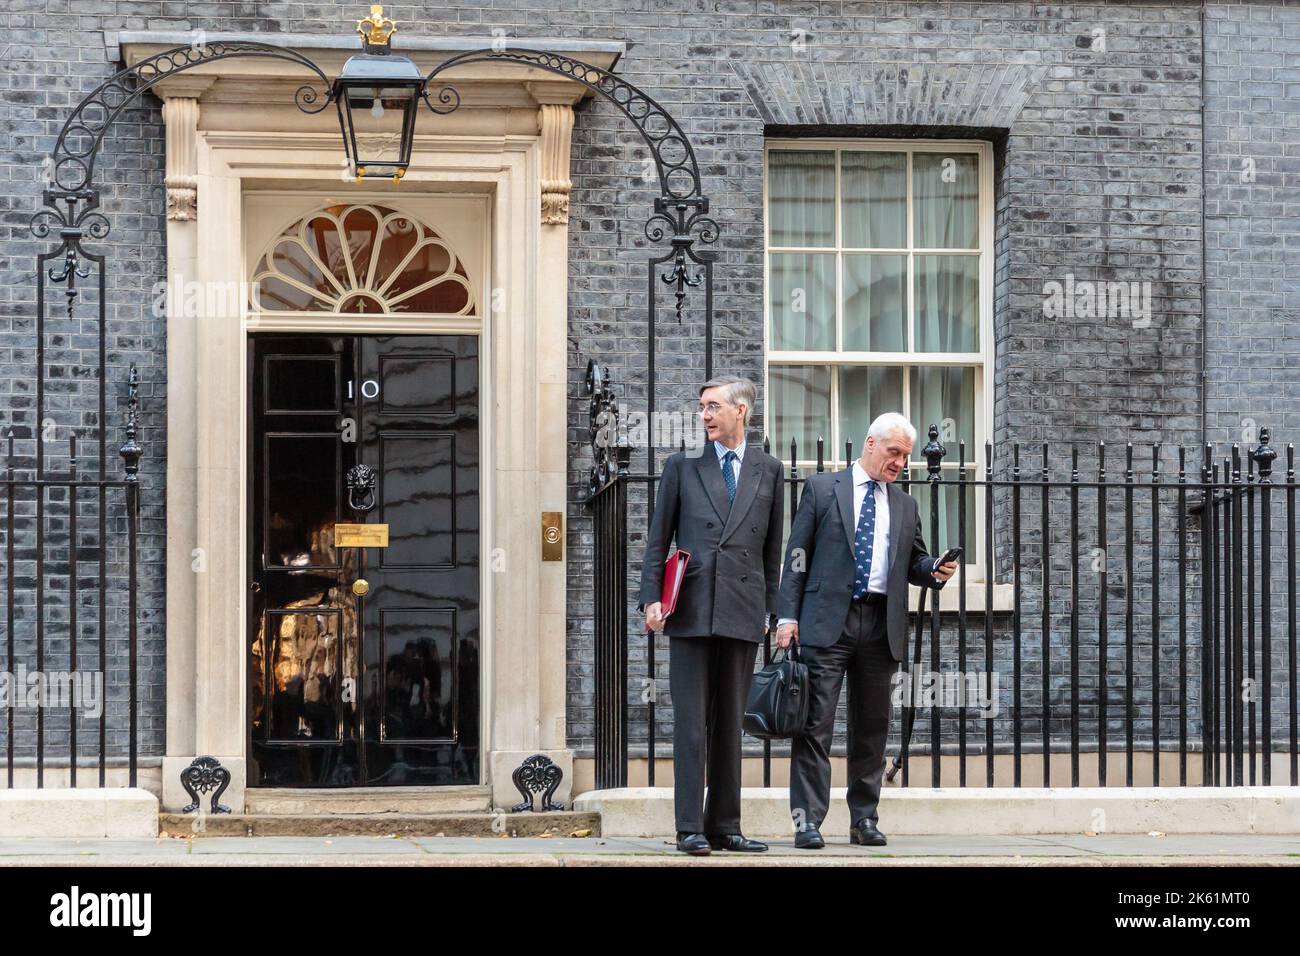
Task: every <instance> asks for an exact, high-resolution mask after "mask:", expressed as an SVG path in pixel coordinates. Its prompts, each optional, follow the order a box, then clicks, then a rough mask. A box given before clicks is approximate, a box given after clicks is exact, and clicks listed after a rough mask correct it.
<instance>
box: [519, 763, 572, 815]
mask: <svg viewBox="0 0 1300 956" xmlns="http://www.w3.org/2000/svg"><path fill="white" fill-rule="evenodd" d="M510 779H511V780H513V781H514V783H515V789H516V790H518V791H519V795H520V796H521V797H523V798H524V802H523V803H516V804H515V805H514V806H513V807H511V808H510V812H511V813H524V812H525V811H534V812H535V811H536V810H537V797H536V794H539V793H541V794H542V810H543V811H546V810H563V809H564V805H563V804H559V803H552V802H551V797H553V796H555V791H556V790H558V789H559V788H560V781H561V780H563V779H564V771H563V770H561V769H560V768H559V767H557V766H556V765H555V762H554V761H553V760H551V758H550V757H548V756H546V755H545V754H533V755H532V756H531V757H529V758H528V759H527V760H525V761H524V762H523V763H521V764H520V765H519V766H518V767H516V768H515V772H514V773H513V774H511V775H510ZM543 791H545V792H543Z"/></svg>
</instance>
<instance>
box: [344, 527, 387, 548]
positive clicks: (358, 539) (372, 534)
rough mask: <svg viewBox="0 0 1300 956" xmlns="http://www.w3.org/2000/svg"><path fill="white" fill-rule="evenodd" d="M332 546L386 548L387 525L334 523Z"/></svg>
mask: <svg viewBox="0 0 1300 956" xmlns="http://www.w3.org/2000/svg"><path fill="white" fill-rule="evenodd" d="M334 547H336V548H386V547H388V525H386V524H341V523H340V524H336V525H334Z"/></svg>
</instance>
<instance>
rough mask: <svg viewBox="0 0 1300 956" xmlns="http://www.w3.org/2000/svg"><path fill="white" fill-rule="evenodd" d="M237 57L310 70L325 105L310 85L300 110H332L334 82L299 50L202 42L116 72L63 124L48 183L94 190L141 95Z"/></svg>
mask: <svg viewBox="0 0 1300 956" xmlns="http://www.w3.org/2000/svg"><path fill="white" fill-rule="evenodd" d="M233 56H269V57H272V58H274V59H278V60H288V61H290V62H292V63H296V64H298V65H299V66H301V67H303V68H304V69H307V70H310V71H311V72H312V73H315V74H316V76H318V77H319V78H320V81H321V83H322V84H323V87H324V97H323V102H321V103H320V105H319V106H317V105H316V101H317V100H320V99H322V96H321V94H320V93H317V92H316V90H315V88H313V87H312V86H311V85H310V84H307V85H304V86H302V87H299V89H298V91H297V93H296V94H295V95H294V99H295V101H296V102H297V103H298V108H299V109H302V110H303V111H304V112H307V113H319V112H320V111H321V110H323V109H324V108H325V107H326V106H328V105H329V102H330V81H329V78H328V77H327V76H326V75H325V73H324V71H322V70H321V68H320V67H319V66H317V65H316V64H315V63H313V62H312V61H311V60H309V59H307V57H305V56H303V55H302V54H301V53H298V52H295V51H294V50H290V49H286V48H285V47H278V46H272V45H271V44H269V43H258V42H256V41H253V40H229V41H227V40H213V41H211V42H205V41H198V42H195V43H193V44H191V45H190V46H179V47H173V48H172V49H170V50H163V51H162V52H161V53H155V54H154V55H153V56H150V57H146V58H145V59H143V60H141V61H140V62H139V63H137V64H135V65H134V66H131V67H128V68H127V69H125V70H122V71H120V72H118V73H115V74H114V75H113V76H111V77H109V78H108V79H107V80H105V81H104V82H103V83H101V84H99V86H97V87H96V88H95V89H94V90H92V91H91V92H90V93H89V94H87V96H86V98H85V99H83V100H82V101H81V102H80V103H78V104H77V106H76V108H75V109H74V110H73V111H72V115H71V116H69V117H68V121H67V122H66V123H64V124H63V129H62V130H61V131H60V132H59V138H58V140H57V141H56V143H55V146H54V152H53V153H52V154H51V157H50V163H51V168H50V169H49V179H50V182H51V184H52V185H53V187H54V188H55V189H57V190H61V191H63V192H71V191H74V190H78V189H84V188H86V187H87V186H89V185H90V183H91V182H92V180H93V178H94V172H95V157H96V156H97V155H98V153H99V147H100V145H101V144H102V143H103V140H104V136H105V135H106V134H107V132H108V128H109V127H110V126H112V125H113V121H114V120H116V119H117V117H118V116H120V115H121V113H122V111H123V110H125V109H126V108H127V107H129V106H130V105H131V102H132V101H133V100H135V99H136V98H137V97H138V96H139V95H140V94H141V93H144V92H145V91H146V90H149V89H152V88H153V87H154V86H156V85H157V84H158V83H160V82H161V81H162V80H164V79H166V78H167V77H169V76H171V75H173V74H175V73H179V72H180V71H182V70H188V69H191V68H193V67H196V66H200V65H202V64H204V63H211V62H213V61H215V60H221V59H225V58H227V57H233Z"/></svg>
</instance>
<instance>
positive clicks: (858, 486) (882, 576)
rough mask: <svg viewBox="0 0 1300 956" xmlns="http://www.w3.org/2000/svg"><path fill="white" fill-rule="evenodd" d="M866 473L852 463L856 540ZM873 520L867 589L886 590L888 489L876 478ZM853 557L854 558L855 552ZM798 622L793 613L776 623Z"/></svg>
mask: <svg viewBox="0 0 1300 956" xmlns="http://www.w3.org/2000/svg"><path fill="white" fill-rule="evenodd" d="M869 480H871V476H870V475H868V474H867V471H866V469H865V468H863V467H862V463H861V462H860V461H855V462H854V463H853V527H852V528H850V529H849V533H850V534H851V535H852V536H853V539H854V541H855V542H856V541H857V536H858V521H859V520H860V519H861V518H862V503H863V502H864V501H866V500H867V482H868V481H869ZM875 499H876V520H875V525H874V526H873V528H872V537H871V541H872V543H871V573H870V574H869V575H868V576H867V590H868V591H875V592H876V593H878V594H885V593H887V590H888V589H887V582H888V580H889V490H888V489H887V488H886V487H885V483H884V482H883V481H877V482H876V492H875ZM853 557H854V559H856V558H857V555H856V554H855V555H854V556H853ZM794 623H797V622H796V621H795V619H794V618H792V617H783V618H781V619H780V620H779V621H777V625H778V626H780V625H783V624H794Z"/></svg>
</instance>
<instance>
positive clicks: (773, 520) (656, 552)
mask: <svg viewBox="0 0 1300 956" xmlns="http://www.w3.org/2000/svg"><path fill="white" fill-rule="evenodd" d="M783 477H784V475H783V472H782V466H781V463H780V462H779V461H778V460H777V459H775V458H773V457H772V456H771V455H769V454H767V452H765V451H763V448H762V446H761V445H759V444H756V443H755V442H753V441H750V442H748V443H747V444H746V446H745V457H744V459H742V461H741V463H740V481H739V483H738V484H737V486H736V500H735V501H734V502H728V501H727V484H726V481H725V479H723V477H722V466H721V464H720V463H719V461H718V456H717V454H716V453H715V451H714V447H713V443H712V442H708V443H706V444H705V446H704V448H703V451H702V452H701V453H699V454H691V455H687V454H686V453H685V452H677V453H676V454H675V455H672V456H671V457H670V458H669V459H668V460H667V461H666V462H665V463H664V470H663V474H662V475H661V476H660V479H659V489H658V493H657V497H656V499H655V512H654V517H653V518H652V519H651V520H650V529H649V531H648V532H647V533H646V545H645V557H644V560H643V563H642V565H641V603H640V605H638V606H639V607H640V608H641V609H644V608H645V606H646V605H647V604H653V603H654V602H656V601H658V600H659V599H660V597H661V595H662V589H663V578H664V559H665V558H666V557H667V556H668V546H669V544H671V543H672V542H673V541H674V539H675V540H676V543H677V547H678V548H681V549H682V550H684V551H688V552H690V555H691V559H690V561H689V562H688V563H687V565H686V576H685V577H684V579H683V580H682V589H681V592H680V594H679V595H678V597H677V609H676V610H675V611H674V612H673V613H672V614H671V615H669V617H668V621H667V623H666V624H665V625H664V631H665V633H667V634H668V635H669V636H670V637H707V636H711V635H717V636H719V637H734V638H738V639H740V640H742V641H753V642H755V643H757V642H759V641H761V640H762V639H763V628H764V626H765V625H766V624H767V623H768V621H769V617H770V616H771V615H773V614H774V613H775V612H776V599H777V588H778V585H779V582H780V579H781V534H782V531H783V528H782V522H783V521H784V518H785V506H784V496H783V495H782V494H781V489H782V480H783Z"/></svg>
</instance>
